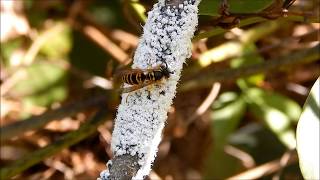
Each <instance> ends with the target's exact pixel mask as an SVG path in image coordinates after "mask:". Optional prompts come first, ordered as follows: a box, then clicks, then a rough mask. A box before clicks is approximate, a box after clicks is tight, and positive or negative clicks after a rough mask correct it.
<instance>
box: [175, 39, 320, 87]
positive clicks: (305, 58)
mask: <svg viewBox="0 0 320 180" xmlns="http://www.w3.org/2000/svg"><path fill="white" fill-rule="evenodd" d="M319 48H320V45H319V44H317V45H315V46H314V47H312V48H309V49H304V50H301V51H298V52H295V53H292V54H289V55H286V56H281V57H278V58H275V59H271V60H268V61H266V62H263V63H260V64H255V65H250V66H246V67H242V68H238V69H223V70H217V71H206V72H201V73H199V74H197V75H195V76H191V77H188V78H187V79H184V81H183V82H182V85H181V88H180V89H179V90H181V91H187V90H191V89H195V88H199V87H208V86H210V84H212V83H214V82H219V81H225V80H232V79H236V78H239V77H246V76H250V75H253V74H258V73H266V72H268V71H275V70H280V69H284V68H286V69H287V68H290V67H292V66H295V65H301V64H307V63H311V62H314V61H317V60H319V59H320V53H319Z"/></svg>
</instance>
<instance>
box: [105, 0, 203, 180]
mask: <svg viewBox="0 0 320 180" xmlns="http://www.w3.org/2000/svg"><path fill="white" fill-rule="evenodd" d="M198 4H199V0H198V1H197V0H159V2H158V3H157V4H155V5H154V6H153V9H152V10H151V11H150V12H149V13H148V20H147V21H146V24H145V26H144V33H143V36H142V37H141V39H140V43H139V45H138V48H137V50H136V53H135V56H134V61H133V66H132V67H133V68H138V69H150V67H157V66H159V65H165V66H166V67H167V68H168V70H169V71H170V72H171V73H172V74H170V77H169V78H167V79H166V78H164V79H163V81H162V82H161V83H156V84H154V85H150V86H152V88H151V87H150V86H148V87H145V88H141V89H139V90H136V91H134V92H132V93H129V94H128V93H127V94H122V102H121V104H120V106H119V108H118V114H117V117H116V120H115V127H114V131H113V134H112V143H111V147H112V151H113V153H114V156H115V157H114V158H113V159H112V161H109V163H108V168H109V170H106V171H103V172H102V173H101V175H100V179H102V180H105V179H131V178H132V179H143V177H144V176H146V175H148V174H149V172H150V170H151V163H152V162H153V161H154V159H155V156H156V152H157V148H158V145H159V143H160V140H161V133H162V130H163V128H164V125H165V121H166V119H167V112H168V110H169V108H170V105H171V104H172V99H173V98H174V96H175V92H176V85H177V82H178V80H179V78H180V74H181V70H182V67H183V63H184V62H185V60H186V58H188V57H190V55H191V38H192V36H193V34H194V31H195V27H196V25H197V23H198V17H197V13H198V7H197V6H198ZM125 87H127V86H126V85H125Z"/></svg>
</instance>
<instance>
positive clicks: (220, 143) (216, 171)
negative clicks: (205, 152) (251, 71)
mask: <svg viewBox="0 0 320 180" xmlns="http://www.w3.org/2000/svg"><path fill="white" fill-rule="evenodd" d="M213 108H214V109H213V111H212V113H211V120H212V129H213V130H212V131H213V133H212V136H213V139H214V142H215V143H214V147H213V149H212V150H211V153H210V155H209V157H208V159H207V162H206V168H205V169H206V172H205V174H206V175H205V177H207V178H205V179H212V178H219V179H220V178H226V177H228V176H230V175H232V174H233V172H235V171H236V169H237V168H238V167H239V166H240V165H239V162H238V163H237V160H236V159H235V158H233V157H231V156H229V155H227V154H225V152H224V146H225V145H226V143H227V140H228V137H229V136H230V135H231V134H232V133H233V132H234V131H235V129H236V127H237V126H238V124H239V122H240V120H241V119H242V117H243V115H244V113H245V109H246V104H245V101H244V100H243V99H242V98H241V97H239V96H238V95H237V94H236V93H234V92H226V93H223V94H222V95H220V97H219V99H218V100H217V101H215V103H214V104H213Z"/></svg>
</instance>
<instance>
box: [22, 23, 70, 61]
mask: <svg viewBox="0 0 320 180" xmlns="http://www.w3.org/2000/svg"><path fill="white" fill-rule="evenodd" d="M65 28H66V26H65V25H64V24H63V23H56V24H55V25H54V26H53V27H50V28H49V29H47V30H45V31H44V32H43V33H41V34H40V35H39V36H38V37H37V38H36V40H35V41H34V42H33V43H32V45H31V46H30V48H29V49H28V51H27V53H26V54H25V56H24V58H23V64H25V65H29V64H31V63H32V62H33V61H34V58H35V57H36V55H37V54H38V52H39V50H40V49H41V47H42V46H43V44H44V43H46V42H47V41H48V39H50V38H52V37H53V36H54V35H56V34H57V33H60V32H62V31H63V30H64V29H65Z"/></svg>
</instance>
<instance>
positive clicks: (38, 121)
mask: <svg viewBox="0 0 320 180" xmlns="http://www.w3.org/2000/svg"><path fill="white" fill-rule="evenodd" d="M105 102H106V96H104V95H102V96H97V97H94V98H90V99H86V100H84V101H80V102H75V103H71V104H68V105H65V106H62V107H60V108H57V109H54V110H49V111H47V112H45V113H43V114H41V115H39V116H33V117H30V118H28V119H23V120H17V122H15V123H12V124H9V125H6V126H4V127H1V128H0V132H1V137H0V138H1V142H3V141H5V140H7V139H9V138H11V137H14V136H18V135H21V134H23V133H24V132H26V131H30V130H35V129H39V128H41V127H43V126H44V125H46V124H47V123H49V122H51V121H53V120H57V119H62V118H64V117H66V116H71V115H73V114H76V113H78V112H80V111H83V110H85V109H88V108H90V107H94V106H98V105H101V104H102V103H105Z"/></svg>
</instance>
